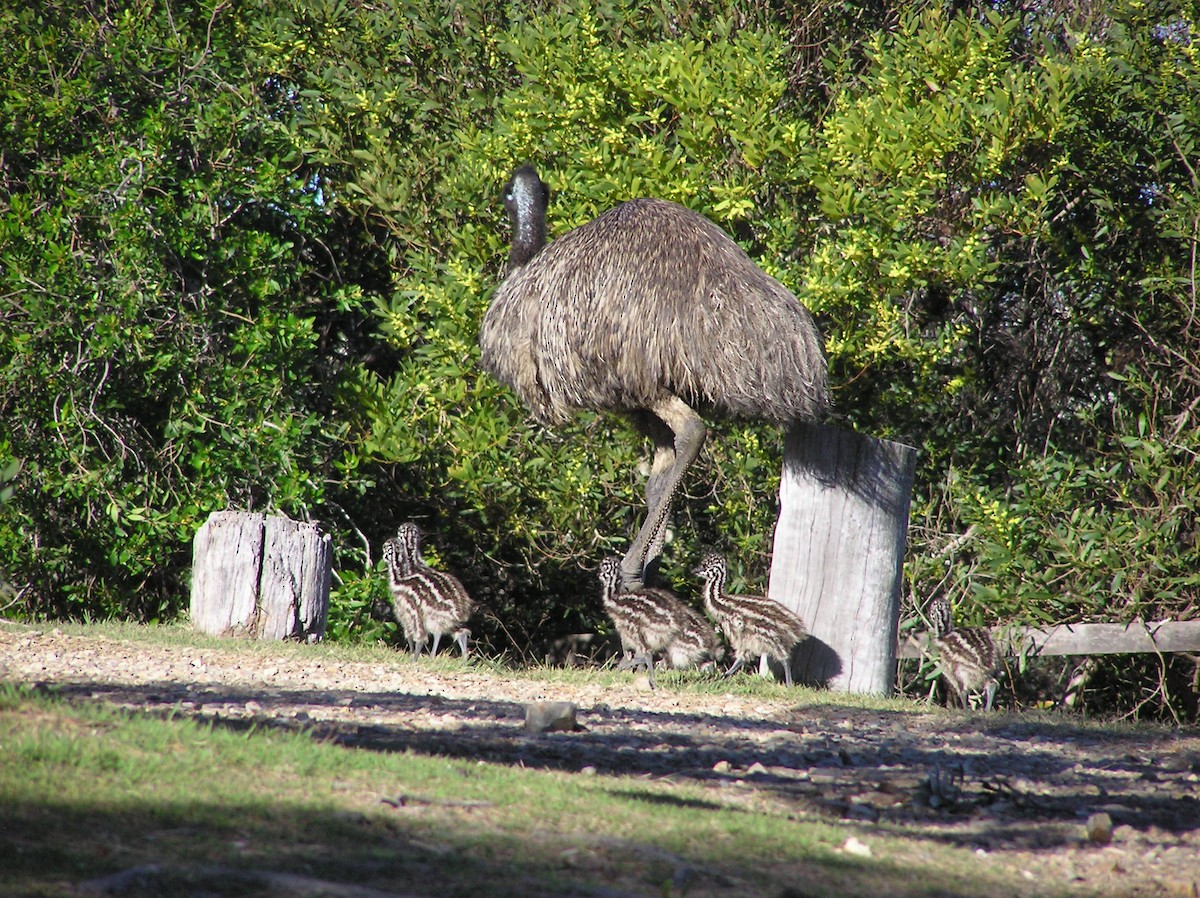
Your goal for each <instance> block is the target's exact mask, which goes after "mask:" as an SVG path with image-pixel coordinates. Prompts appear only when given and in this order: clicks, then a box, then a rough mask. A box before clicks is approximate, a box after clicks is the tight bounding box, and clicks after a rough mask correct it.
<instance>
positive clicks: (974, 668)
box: [928, 596, 1000, 712]
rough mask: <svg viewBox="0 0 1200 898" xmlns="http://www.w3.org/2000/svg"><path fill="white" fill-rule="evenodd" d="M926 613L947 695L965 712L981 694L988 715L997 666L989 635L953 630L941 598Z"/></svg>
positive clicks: (976, 629)
mask: <svg viewBox="0 0 1200 898" xmlns="http://www.w3.org/2000/svg"><path fill="white" fill-rule="evenodd" d="M928 611H929V622H930V628H931V629H930V632H931V633H932V635H933V644H934V646H935V647H936V648H937V651H938V663H939V664H940V665H941V668H942V676H943V677H944V679H945V680H946V684H947V685H948V686H949V687H950V691H951V692H952V693H953V694H954V696H955V697H956V698H957V699H958V701H959V703H960V704H961V705H962V706H963V707H964V708H968V707H970V706H971V699H972V698H973V697H974V696H976V695H980V694H982V695H983V697H984V706H983V709H984V711H985V712H987V711H991V710H992V703H993V702H994V701H995V699H996V690H997V688H998V687H999V680H998V679H997V677H996V672H997V670H998V669H999V666H1000V662H999V652H997V650H996V643H995V640H993V639H992V634H991V633H989V632H988V631H987V630H984V629H981V628H979V627H964V628H962V629H958V628H956V627H955V626H954V616H953V614H952V613H951V611H950V603H949V602H948V601H946V599H945V598H943V597H940V596H939V597H938V598H936V599H934V600H933V601H932V602H930V603H929V609H928Z"/></svg>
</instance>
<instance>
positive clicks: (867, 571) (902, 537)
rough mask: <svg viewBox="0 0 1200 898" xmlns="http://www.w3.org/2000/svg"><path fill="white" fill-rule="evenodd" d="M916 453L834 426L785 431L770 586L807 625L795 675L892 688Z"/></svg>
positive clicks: (846, 685) (847, 687)
mask: <svg viewBox="0 0 1200 898" xmlns="http://www.w3.org/2000/svg"><path fill="white" fill-rule="evenodd" d="M916 463H917V452H916V450H915V449H913V448H912V447H911V446H905V445H903V444H900V443H892V442H888V441H886V440H879V439H875V438H873V437H868V436H864V435H863V434H857V433H852V432H850V431H846V430H839V429H837V428H834V427H828V426H824V425H816V424H805V425H799V426H797V427H796V428H794V429H793V430H792V432H791V433H790V434H789V435H788V438H787V441H786V443H785V445H784V461H783V478H782V482H781V484H780V489H779V502H780V513H779V523H778V525H777V526H776V529H775V549H774V558H773V560H772V564H771V581H770V586H769V587H768V594H769V595H770V596H771V598H773V599H776V600H777V601H779V602H782V603H783V604H784V605H786V606H787V607H788V608H791V609H792V610H793V611H795V612H796V613H797V614H799V615H800V617H801V618H802V619H803V620H804V622H805V623H806V624H807V625H808V629H809V634H810V635H809V638H808V639H806V640H804V641H803V642H802V643H801V644H800V646H799V648H797V650H796V653H795V656H794V658H793V665H794V666H793V670H794V672H795V675H796V679H797V680H798V681H799V682H803V683H808V684H813V685H827V686H828V687H829V688H831V689H835V690H839V691H843V692H856V693H872V694H882V695H886V694H888V693H890V692H891V690H892V686H893V684H894V682H895V676H896V632H897V628H898V626H899V620H900V587H901V576H902V573H903V565H904V550H905V544H906V531H907V529H908V511H909V504H910V501H911V493H912V482H913V474H914V472H915V470H916Z"/></svg>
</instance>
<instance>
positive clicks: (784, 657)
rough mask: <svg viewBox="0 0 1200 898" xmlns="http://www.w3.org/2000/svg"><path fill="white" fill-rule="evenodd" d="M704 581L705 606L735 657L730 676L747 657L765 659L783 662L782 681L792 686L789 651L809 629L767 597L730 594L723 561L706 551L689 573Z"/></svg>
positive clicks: (790, 612)
mask: <svg viewBox="0 0 1200 898" xmlns="http://www.w3.org/2000/svg"><path fill="white" fill-rule="evenodd" d="M692 573H694V574H695V575H696V576H697V577H699V578H700V579H701V580H702V581H703V586H702V588H701V593H702V595H703V596H704V607H705V610H707V611H708V613H709V614H711V615H712V616H713V618H714V619H715V620H716V621H717V624H718V625H719V626H720V628H721V632H723V633H724V634H725V638H726V639H727V640H728V641H729V645H730V646H731V647H732V648H733V651H734V653H735V654H736V656H737V657H736V659H735V660H734V662H733V666H732V667H730V668H729V670H727V671H726V672H725V676H729V675H731V674H733V673H735V672H736V671H738V670H739V669H740V668H741V667H742V665H743V664H744V663H745V662H746V659H747V658H749V657H752V656H754V657H761V656H764V655H765V656H767V657H768V658H775V659H776V660H778V661H781V662H783V675H784V682H786V684H787V685H788V686H791V685H792V664H791V658H792V649H794V648H795V647H796V644H797V643H799V642H800V641H801V640H803V639H805V638H806V637H807V636H808V628H807V627H805V626H804V622H803V621H802V620H800V618H799V617H797V616H796V614H794V613H793V612H792V611H790V610H789V609H787V608H785V607H784V606H783V605H781V604H779V603H778V602H776V601H775V600H774V599H770V598H767V597H766V596H747V595H729V594H728V593H727V592H725V581H726V579H727V577H728V572H727V568H726V564H725V559H724V558H723V557H722V556H721V555H720V554H718V553H716V552H709V553H707V554H705V556H704V557H703V558H701V559H700V563H699V564H698V565H696V568H695V570H693V571H692Z"/></svg>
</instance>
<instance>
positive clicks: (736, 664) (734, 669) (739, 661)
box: [725, 655, 746, 677]
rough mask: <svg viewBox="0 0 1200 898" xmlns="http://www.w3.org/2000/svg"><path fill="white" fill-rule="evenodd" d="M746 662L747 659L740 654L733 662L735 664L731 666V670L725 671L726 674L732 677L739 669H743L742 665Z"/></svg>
mask: <svg viewBox="0 0 1200 898" xmlns="http://www.w3.org/2000/svg"><path fill="white" fill-rule="evenodd" d="M745 662H746V659H745V658H743V657H742V656H741V655H738V656H737V659H736V660H735V661H734V662H733V666H732V667H730V668H729V670H727V671H725V676H727V677H732V676H733V675H734V674H735V673H737V672H738V671H739V670H741V669H742V665H743V664H744V663H745Z"/></svg>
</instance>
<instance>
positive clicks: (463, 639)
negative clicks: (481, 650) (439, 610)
mask: <svg viewBox="0 0 1200 898" xmlns="http://www.w3.org/2000/svg"><path fill="white" fill-rule="evenodd" d="M470 636H471V631H470V630H468V629H467V628H466V627H463V628H462V629H461V630H458V631H456V632H455V634H454V641H455V642H457V643H458V647H459V648H460V649H462V656H463V657H464V658H465V657H467V639H469V638H470Z"/></svg>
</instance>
